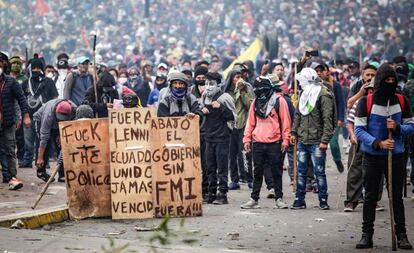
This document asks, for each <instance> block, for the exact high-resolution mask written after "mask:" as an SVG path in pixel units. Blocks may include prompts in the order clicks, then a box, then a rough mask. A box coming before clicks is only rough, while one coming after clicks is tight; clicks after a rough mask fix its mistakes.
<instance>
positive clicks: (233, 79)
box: [223, 69, 254, 190]
mask: <svg viewBox="0 0 414 253" xmlns="http://www.w3.org/2000/svg"><path fill="white" fill-rule="evenodd" d="M223 87H224V90H225V92H226V93H227V94H229V95H230V96H231V97H232V98H233V100H234V103H235V109H236V110H235V113H236V118H235V125H234V129H233V131H232V132H231V137H230V151H229V152H230V164H229V166H230V167H229V170H230V178H231V182H230V184H229V190H237V189H240V184H239V181H244V182H247V183H248V184H249V187H251V186H252V180H253V179H252V175H251V172H252V159H251V154H250V153H247V154H246V155H244V154H243V134H244V130H245V126H246V121H247V117H248V114H249V108H250V104H251V102H252V101H253V97H254V95H253V89H252V87H251V85H250V84H249V83H247V82H245V81H244V80H243V79H242V75H241V72H240V71H239V70H237V69H233V70H231V71H230V72H229V74H228V76H227V79H226V82H225V84H224V86H223ZM245 158H247V161H246V162H245V161H244V159H245ZM246 165H247V168H245V166H246Z"/></svg>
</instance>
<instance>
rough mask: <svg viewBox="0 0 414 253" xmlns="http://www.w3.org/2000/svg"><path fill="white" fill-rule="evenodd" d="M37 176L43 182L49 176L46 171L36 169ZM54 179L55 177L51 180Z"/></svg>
mask: <svg viewBox="0 0 414 253" xmlns="http://www.w3.org/2000/svg"><path fill="white" fill-rule="evenodd" d="M37 177H38V178H40V179H42V180H43V181H44V182H47V181H48V180H49V178H50V175H49V174H47V172H46V171H38V172H37ZM53 181H55V179H53V180H52V182H53Z"/></svg>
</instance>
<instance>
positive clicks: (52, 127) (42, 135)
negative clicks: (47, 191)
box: [33, 98, 76, 182]
mask: <svg viewBox="0 0 414 253" xmlns="http://www.w3.org/2000/svg"><path fill="white" fill-rule="evenodd" d="M75 114H76V105H75V104H74V103H73V102H71V101H68V100H66V99H60V98H57V99H53V100H50V101H49V102H47V103H46V104H44V105H43V106H42V107H41V108H40V109H39V110H38V111H37V112H36V113H35V114H34V115H33V121H34V125H35V127H36V133H37V135H38V136H39V138H38V139H37V140H36V149H37V156H36V167H37V173H36V174H37V177H38V178H40V179H42V180H43V181H45V182H47V181H48V180H49V178H50V175H49V174H48V173H47V172H46V164H47V163H48V160H49V153H50V152H51V147H52V146H53V147H55V148H56V151H57V154H58V162H57V164H56V166H57V168H58V174H59V177H58V181H59V182H65V175H64V169H63V159H62V153H61V146H60V134H59V122H62V121H70V120H73V119H75ZM52 143H53V144H52Z"/></svg>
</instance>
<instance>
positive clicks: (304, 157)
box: [296, 142, 328, 201]
mask: <svg viewBox="0 0 414 253" xmlns="http://www.w3.org/2000/svg"><path fill="white" fill-rule="evenodd" d="M309 159H310V160H311V161H312V165H313V170H314V174H315V176H316V183H317V185H318V190H319V194H318V195H319V201H321V200H322V199H324V200H326V201H327V200H328V184H327V182H326V174H325V161H326V150H321V149H319V144H303V143H301V142H299V143H298V178H297V181H296V198H298V199H299V200H300V201H303V200H305V194H306V190H305V188H306V178H307V173H308V162H309Z"/></svg>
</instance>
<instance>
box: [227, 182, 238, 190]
mask: <svg viewBox="0 0 414 253" xmlns="http://www.w3.org/2000/svg"><path fill="white" fill-rule="evenodd" d="M229 190H240V184H239V183H236V182H231V183H230V184H229Z"/></svg>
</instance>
